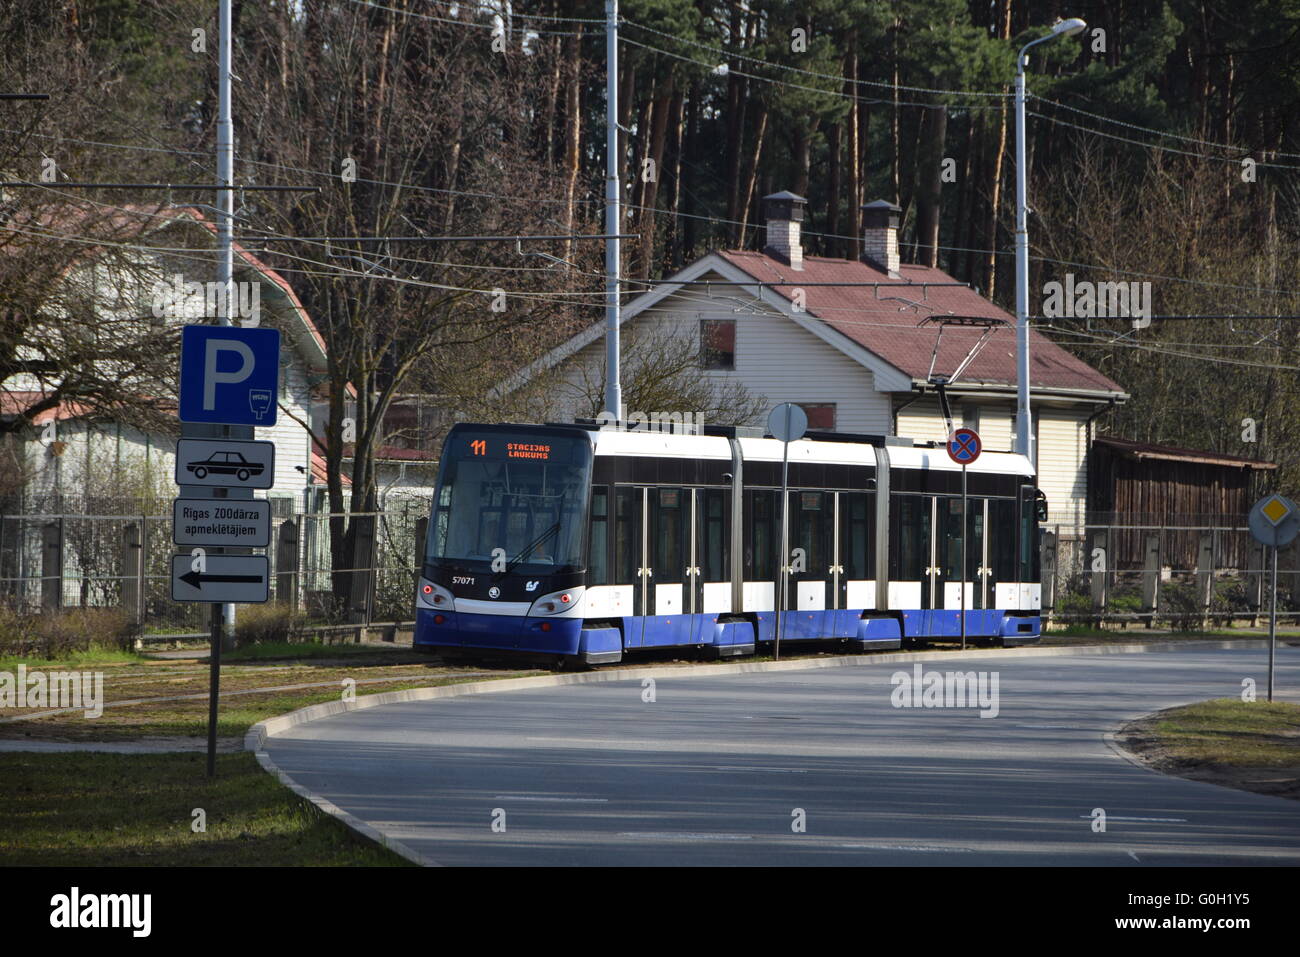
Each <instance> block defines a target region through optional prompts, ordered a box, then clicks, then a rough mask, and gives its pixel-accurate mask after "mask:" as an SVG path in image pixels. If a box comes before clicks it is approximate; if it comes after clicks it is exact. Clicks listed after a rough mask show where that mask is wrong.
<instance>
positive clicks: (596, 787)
mask: <svg viewBox="0 0 1300 957" xmlns="http://www.w3.org/2000/svg"><path fill="white" fill-rule="evenodd" d="M922 667H923V668H924V669H925V670H926V671H948V670H961V671H977V672H978V671H987V672H995V671H996V672H997V674H998V691H999V711H998V714H997V716H996V717H989V718H981V717H980V711H979V709H977V708H957V707H941V708H923V707H922V708H898V707H894V706H893V704H892V703H891V693H892V692H893V691H894V685H893V684H892V683H891V675H893V674H894V673H895V672H897V671H905V672H908V673H909V674H910V673H911V672H912V666H911V665H899V664H890V665H885V664H880V665H860V666H853V667H844V668H829V669H820V670H809V671H787V672H778V673H767V674H762V673H760V674H737V675H728V676H722V677H711V678H677V677H673V676H672V675H671V674H665V675H664V676H662V677H659V678H657V679H656V685H655V688H654V692H655V700H654V701H653V702H647V701H644V700H643V696H644V695H645V690H644V689H643V687H642V684H641V681H640V680H636V681H618V682H611V683H607V684H590V685H576V686H568V687H558V688H547V689H540V690H532V691H519V692H505V693H496V694H487V695H467V696H464V697H459V698H449V699H445V700H434V701H426V702H408V703H403V704H395V705H387V706H381V707H376V708H370V709H367V710H363V711H356V712H352V713H349V714H344V715H338V716H334V717H330V718H325V719H322V720H318V721H313V722H309V723H307V724H304V725H300V726H298V727H296V728H293V729H292V730H290V731H289V732H287V733H285V734H283V735H278V736H276V737H273V738H268V739H267V741H266V745H265V747H266V750H267V752H268V753H269V754H270V756H271V758H272V759H273V760H274V761H275V763H276V764H277V765H279V766H280V768H281V769H283V770H284V771H286V772H287V773H288V774H289V775H290V776H291V777H292V778H293V779H294V780H295V781H297V782H298V783H299V784H302V785H304V786H306V787H308V788H310V789H311V790H313V791H315V792H317V793H319V794H322V795H324V796H325V797H327V798H328V799H329V800H330V801H332V802H334V803H335V804H337V805H338V806H340V807H342V808H343V809H345V810H347V811H349V812H351V813H352V814H354V815H356V816H357V817H359V818H361V819H362V820H364V821H366V822H368V823H370V824H372V825H373V826H375V827H377V828H378V829H380V830H381V831H382V832H384V833H385V834H387V835H389V836H390V837H391V838H393V839H396V840H399V841H401V842H403V843H404V844H406V845H407V846H408V847H410V848H412V849H414V850H415V851H417V852H418V853H420V854H421V855H422V856H423V857H424V858H425V859H426V860H427V861H428V862H430V863H438V864H447V865H676V866H681V865H733V864H741V865H794V866H800V865H826V864H832V865H928V864H947V865H987V864H1010V865H1016V864H1035V865H1039V864H1050V865H1072V866H1078V865H1126V864H1127V865H1132V866H1134V867H1139V866H1144V865H1242V864H1266V865H1278V864H1286V865H1295V864H1300V804H1297V802H1294V801H1288V800H1284V799H1282V798H1273V797H1265V796H1261V795H1256V794H1251V793H1247V792H1241V791H1236V790H1231V789H1227V788H1221V787H1217V786H1215V785H1211V784H1204V783H1200V782H1195V781H1187V780H1183V779H1181V778H1176V777H1170V776H1166V775H1162V774H1157V773H1155V772H1152V771H1149V770H1146V769H1144V768H1141V767H1137V766H1135V765H1134V764H1132V763H1130V762H1129V761H1128V760H1126V759H1125V758H1123V757H1121V756H1120V755H1119V754H1117V753H1116V752H1115V750H1113V749H1112V747H1111V746H1110V745H1109V744H1108V743H1107V742H1106V741H1105V738H1104V734H1105V733H1106V732H1108V731H1112V730H1114V729H1115V728H1117V727H1118V726H1119V725H1120V724H1122V723H1123V722H1125V721H1127V720H1130V719H1132V718H1135V717H1138V716H1140V715H1143V714H1146V713H1149V712H1151V711H1155V710H1159V709H1162V708H1169V707H1174V706H1176V705H1179V704H1185V703H1188V702H1191V701H1196V700H1201V699H1205V698H1211V697H1231V696H1236V695H1238V694H1240V690H1241V682H1242V679H1243V678H1246V677H1251V678H1254V679H1255V680H1256V682H1257V684H1258V686H1259V695H1260V697H1261V698H1262V697H1263V696H1264V693H1265V689H1266V687H1267V673H1266V668H1267V652H1261V651H1258V650H1250V651H1243V650H1229V651H1208V650H1199V651H1198V650H1194V649H1189V650H1186V651H1176V652H1152V653H1144V654H1119V655H1108V656H1098V657H1093V656H1084V655H1079V656H1073V655H1072V656H1068V657H1039V658H1024V657H1021V658H1017V657H1012V656H1010V655H1006V654H997V653H991V654H989V655H988V656H987V657H981V658H978V659H974V658H970V659H964V660H962V661H960V662H957V661H933V660H931V661H927V662H924V663H922ZM1277 674H1278V687H1279V688H1280V689H1300V648H1289V647H1285V646H1279V649H1278V671H1277ZM1278 698H1279V700H1292V701H1295V700H1300V695H1297V693H1296V692H1295V691H1289V692H1287V693H1282V694H1279V695H1278ZM1097 808H1101V809H1103V810H1104V811H1105V814H1106V816H1107V819H1106V828H1105V831H1104V832H1099V831H1096V830H1094V817H1093V815H1094V809H1097ZM796 809H802V811H803V817H804V819H805V824H806V830H805V831H803V832H802V833H796V832H795V831H794V830H793V825H794V824H795V823H797V817H796ZM501 812H504V821H502V819H503V815H502V813H501ZM494 820H495V821H496V822H497V827H498V828H499V827H500V826H501V823H504V827H505V830H504V832H502V831H499V830H497V831H494V830H493V823H494Z"/></svg>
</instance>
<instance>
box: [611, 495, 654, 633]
mask: <svg viewBox="0 0 1300 957" xmlns="http://www.w3.org/2000/svg"><path fill="white" fill-rule="evenodd" d="M645 498H646V490H645V489H644V488H629V487H627V486H617V487H615V489H614V567H613V569H612V572H613V574H612V580H613V582H614V584H616V585H621V586H624V587H628V586H630V587H631V589H632V607H631V609H630V610H629V611H628V612H627V614H628V615H631V616H633V617H631V618H626V619H625V620H624V625H625V626H626V632H625V634H624V635H623V643H624V644H625V645H626V646H627V647H628V648H639V647H641V635H642V632H643V631H644V628H643V621H644V619H643V618H642V616H643V615H644V614H645V608H646V588H645V586H646V581H647V579H646V577H645V553H644V542H645Z"/></svg>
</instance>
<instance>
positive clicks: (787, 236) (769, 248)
mask: <svg viewBox="0 0 1300 957" xmlns="http://www.w3.org/2000/svg"><path fill="white" fill-rule="evenodd" d="M807 206H808V200H806V199H804V198H803V197H802V196H796V195H795V194H794V193H791V192H789V191H788V190H782V191H781V192H779V193H773V194H772V195H771V196H764V197H763V215H764V217H765V218H766V219H767V244H766V245H765V246H764V247H763V252H765V253H767V255H769V256H771V257H773V258H774V259H779V260H781V261H782V262H784V263H787V264H789V266H790V268H791V269H800V270H801V269H803V243H802V241H801V239H800V237H799V224H800V223H802V222H803V213H804V209H805V208H806V207H807Z"/></svg>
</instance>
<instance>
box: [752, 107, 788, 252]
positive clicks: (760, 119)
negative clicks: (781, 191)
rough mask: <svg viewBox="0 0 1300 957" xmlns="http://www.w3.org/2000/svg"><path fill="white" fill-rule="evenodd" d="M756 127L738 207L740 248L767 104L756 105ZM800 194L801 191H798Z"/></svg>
mask: <svg viewBox="0 0 1300 957" xmlns="http://www.w3.org/2000/svg"><path fill="white" fill-rule="evenodd" d="M756 126H757V129H755V130H754V150H753V154H752V156H751V158H750V161H749V176H747V177H746V180H745V193H744V197H743V204H742V206H741V208H740V229H739V235H738V237H737V242H736V245H737V247H738V248H740V249H744V248H745V226H746V224H747V223H748V222H749V211H750V209H751V208H752V207H753V203H754V183H755V181H756V180H757V178H758V161H759V158H760V157H761V156H762V153H763V140H764V138H765V137H766V135H767V104H766V103H760V104H759V106H758V121H757V123H756ZM800 195H801V196H802V195H803V193H802V192H800Z"/></svg>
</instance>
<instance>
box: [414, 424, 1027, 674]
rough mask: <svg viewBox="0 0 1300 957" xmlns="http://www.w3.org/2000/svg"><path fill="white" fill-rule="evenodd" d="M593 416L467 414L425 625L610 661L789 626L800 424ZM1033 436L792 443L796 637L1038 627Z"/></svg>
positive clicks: (429, 640) (424, 639)
mask: <svg viewBox="0 0 1300 957" xmlns="http://www.w3.org/2000/svg"><path fill="white" fill-rule="evenodd" d="M743 431H744V430H728V429H706V430H705V433H706V434H703V435H684V434H665V433H660V432H637V431H621V430H613V429H608V428H606V429H600V428H597V427H595V426H594V425H593V426H583V425H572V426H569V425H546V426H532V425H471V424H461V425H457V426H455V427H454V428H453V429H452V430H451V432H450V433H449V434H448V436H447V439H446V442H445V444H444V447H443V454H442V460H441V463H440V467H439V477H438V488H437V496H436V498H435V502H434V507H433V514H432V516H431V520H430V525H429V536H428V542H427V547H426V551H425V560H424V567H423V569H422V573H421V576H420V579H419V583H418V586H417V597H416V628H415V645H416V647H417V648H420V649H425V650H436V651H439V652H442V653H444V654H455V653H457V652H461V653H471V654H473V653H478V654H484V653H489V652H490V653H492V654H496V653H500V652H505V653H513V654H515V655H518V656H521V657H522V656H525V655H527V656H540V657H543V658H548V659H550V660H556V659H557V658H561V659H569V660H577V661H582V662H586V663H589V664H605V663H612V662H616V661H620V660H622V658H623V656H624V655H625V654H628V653H632V652H636V651H638V650H642V649H653V648H667V647H696V648H700V649H701V650H703V651H705V652H707V653H711V654H714V655H717V656H732V655H749V654H753V653H754V651H755V648H756V647H757V645H759V644H761V643H764V642H770V641H772V640H773V639H774V637H775V628H776V614H775V607H776V604H775V601H776V590H777V588H778V587H779V579H780V561H779V556H778V554H777V553H778V551H779V549H780V542H781V535H780V514H781V509H780V494H781V493H780V488H781V457H782V446H781V443H780V442H778V441H777V440H775V439H771V438H760V437H750V436H746V435H743V434H737V433H738V432H742V433H743ZM1033 474H1034V473H1033V468H1032V466H1031V465H1030V463H1029V461H1028V460H1027V459H1025V458H1024V457H1023V456H1020V455H1013V454H1009V453H998V452H985V453H984V454H983V455H981V456H980V458H979V460H978V461H977V462H976V463H975V464H974V465H972V466H970V467H968V471H967V483H968V484H967V487H968V502H969V508H968V519H967V536H968V538H967V561H966V574H965V575H964V576H963V575H962V573H961V569H960V565H961V540H960V524H961V521H962V515H961V510H962V506H961V471H960V468H959V467H958V466H956V465H954V464H953V463H952V462H951V461H950V460H949V459H948V456H947V454H946V453H945V452H944V450H943V448H942V447H941V446H939V447H936V446H935V445H934V444H932V443H927V444H924V445H917V444H914V443H913V442H912V441H911V440H903V439H897V438H893V437H891V438H888V439H885V438H881V437H872V436H861V435H857V436H855V435H844V434H837V433H810V435H809V437H808V438H806V439H804V440H801V441H798V442H793V443H791V444H790V474H789V523H790V524H789V528H790V548H791V567H792V572H791V573H790V575H789V583H788V586H787V600H786V603H785V608H786V609H787V611H786V612H785V614H784V615H783V620H782V623H781V629H782V634H781V640H782V642H799V641H811V640H825V639H840V640H841V641H842V642H843V644H845V645H846V646H848V647H850V648H853V649H868V648H872V649H876V648H897V647H900V646H901V644H902V643H903V641H904V640H907V639H922V638H954V637H957V636H959V635H960V630H961V623H960V620H959V616H960V611H959V609H960V607H961V590H960V589H961V588H962V587H964V588H965V590H966V608H967V609H968V611H967V613H966V633H967V636H968V637H970V638H975V639H984V640H1000V641H1001V642H1002V643H1004V644H1008V645H1010V644H1024V643H1029V642H1034V641H1037V640H1038V638H1039V635H1040V620H1039V603H1040V600H1041V591H1040V586H1039V584H1038V580H1039V576H1038V547H1037V542H1038V525H1037V501H1036V498H1037V495H1038V493H1037V489H1036V487H1035V485H1034V478H1033Z"/></svg>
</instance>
